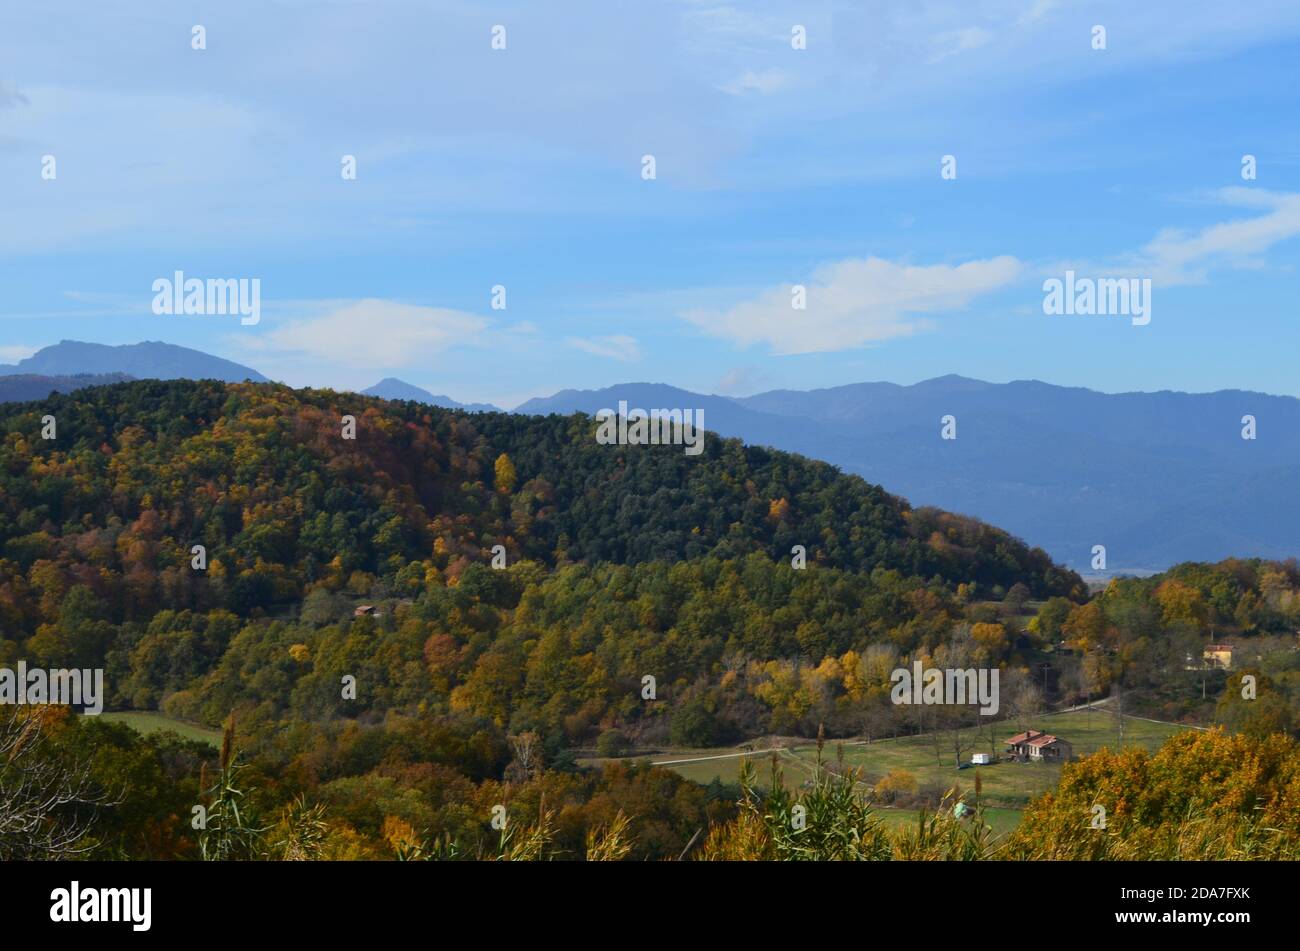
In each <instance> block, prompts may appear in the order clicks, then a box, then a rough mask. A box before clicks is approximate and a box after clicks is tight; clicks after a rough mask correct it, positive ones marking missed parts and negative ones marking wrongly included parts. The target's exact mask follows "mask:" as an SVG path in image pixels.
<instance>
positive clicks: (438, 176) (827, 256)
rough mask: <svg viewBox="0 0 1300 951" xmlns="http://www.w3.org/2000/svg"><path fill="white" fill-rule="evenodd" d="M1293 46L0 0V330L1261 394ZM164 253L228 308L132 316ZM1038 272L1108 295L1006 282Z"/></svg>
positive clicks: (24, 334)
mask: <svg viewBox="0 0 1300 951" xmlns="http://www.w3.org/2000/svg"><path fill="white" fill-rule="evenodd" d="M196 26H201V27H202V35H203V40H204V42H203V46H204V47H205V48H202V49H195V48H194V46H195V43H196V40H195V27H196ZM497 27H501V28H503V30H499V29H496V28H497ZM1098 28H1103V29H1104V48H1097V47H1098V45H1099V40H1100V39H1101V38H1102V37H1101V36H1100V35H1099V33H1098ZM801 37H802V39H803V42H802V43H801V42H800V38H801ZM503 40H504V43H503V42H502V41H503ZM494 41H495V42H494ZM502 45H504V48H494V46H496V47H500V46H502ZM800 46H802V47H803V48H797V47H800ZM1297 64H1300V5H1297V4H1295V3H1294V2H1293V0H1252V2H1251V3H1249V4H1225V3H1202V2H1194V0H1177V2H1172V0H1168V2H1167V0H1150V2H1143V3H1140V4H1137V3H1132V2H1131V0H1123V2H1078V3H1071V2H1067V0H1020V2H1012V0H902V2H869V0H868V2H847V0H804V2H770V3H769V2H762V0H758V2H743V3H742V2H735V3H731V4H726V3H717V2H709V0H648V2H644V3H636V4H633V3H610V2H608V0H591V2H587V0H573V2H568V0H553V2H547V3H544V4H543V3H537V2H521V3H509V2H491V0H474V2H439V0H422V2H400V0H366V2H350V0H279V2H276V0H257V2H229V0H223V2H221V3H217V2H214V0H168V2H152V0H137V2H131V3H108V2H104V0H96V2H59V0H51V2H48V3H42V4H4V5H3V8H0V289H2V290H3V293H0V362H14V361H16V360H18V359H21V358H23V357H25V356H28V355H30V354H31V353H34V352H35V351H36V350H38V349H40V348H41V347H43V346H47V345H49V344H52V343H55V342H57V341H59V340H62V339H76V340H87V341H94V342H99V343H106V344H121V343H134V342H138V341H140V340H162V341H167V342H170V343H176V344H180V345H183V346H188V347H194V348H197V349H201V350H204V351H207V352H209V353H214V354H217V355H220V356H223V357H226V358H228V359H232V360H236V361H238V362H241V363H244V364H247V365H249V366H251V367H254V368H255V369H257V370H259V371H261V372H262V373H264V374H266V375H267V376H269V377H272V378H275V379H279V380H283V381H285V382H287V383H290V384H292V385H295V386H305V385H314V386H331V387H335V388H340V389H360V388H363V387H366V386H369V385H371V384H373V383H374V382H376V381H377V380H379V379H380V378H382V377H386V376H396V377H399V378H401V379H403V380H406V381H408V382H410V383H414V384H416V385H418V386H423V387H425V388H426V389H429V390H431V391H433V392H435V393H440V394H447V395H449V396H451V397H453V398H455V399H458V400H461V401H465V402H470V401H484V402H492V403H495V404H497V405H499V406H504V407H512V406H515V405H517V404H518V403H520V402H522V401H523V400H525V399H528V398H530V397H532V396H539V395H548V394H551V393H553V392H555V391H556V390H559V389H562V388H569V387H575V388H596V387H602V386H608V385H613V384H615V383H619V382H628V381H653V382H664V383H670V384H673V385H676V386H681V387H684V388H687V389H692V390H697V391H703V392H711V393H722V394H729V395H747V394H750V393H754V392H759V391H762V390H767V389H773V388H795V389H810V388H815V387H823V386H834V385H838V384H846V383H854V382H861V381H868V380H870V381H875V380H888V381H893V382H897V383H904V384H907V383H913V382H917V381H919V380H924V379H928V378H931V377H936V376H941V375H944V374H948V373H958V374H962V375H965V376H970V377H976V378H979V379H984V380H990V381H994V382H1004V381H1008V380H1014V379H1039V380H1044V381H1047V382H1050V383H1056V384H1061V385H1070V386H1087V387H1091V388H1093V389H1098V390H1103V391H1107V392H1119V391H1128V390H1145V391H1151V390H1161V389H1175V390H1187V391H1195V392H1204V391H1211V390H1217V389H1231V388H1235V389H1252V390H1260V391H1264V392H1268V393H1276V394H1290V395H1297V396H1300V374H1296V373H1295V372H1294V371H1295V362H1296V361H1295V356H1296V353H1297V348H1296V344H1297V343H1300V331H1298V330H1297V320H1296V317H1297V315H1296V307H1297V304H1296V301H1297V294H1296V270H1295V267H1296V263H1297V258H1298V253H1300V123H1298V122H1297V121H1296V117H1297V116H1300V82H1297V77H1296V73H1297V71H1298V67H1297ZM344 156H354V157H355V168H356V175H355V178H354V179H348V178H345V177H344V174H343V170H344V169H343V167H344ZM646 156H653V159H654V177H653V178H648V177H647V172H646V164H645V157H646ZM1245 156H1252V157H1253V169H1254V174H1253V176H1250V175H1246V176H1244V175H1243V168H1244V166H1243V162H1245V161H1246V160H1245V159H1244V158H1243V157H1245ZM47 157H52V158H53V173H54V174H53V176H52V177H51V176H50V174H49V172H50V168H51V166H50V163H49V160H48V158H47ZM945 157H950V158H949V160H948V162H947V165H946V166H945ZM945 169H946V171H947V174H945ZM954 169H955V175H954V174H953V171H954ZM176 271H181V272H183V273H184V274H185V276H186V277H191V278H200V279H209V278H223V279H224V278H243V279H249V280H252V279H256V280H258V281H259V282H260V289H261V319H260V321H259V322H258V323H256V324H255V325H244V324H242V323H241V322H240V320H239V319H238V318H237V317H231V316H210V315H184V316H177V315H166V314H155V313H154V312H153V307H152V303H153V300H154V290H153V284H154V282H155V281H156V280H158V279H159V278H170V277H171V276H172V275H173V273H174V272H176ZM1067 271H1074V272H1075V273H1076V275H1078V276H1079V277H1084V278H1090V279H1103V278H1124V279H1135V280H1138V281H1144V280H1149V281H1150V282H1151V283H1150V287H1151V292H1150V295H1151V296H1150V304H1151V310H1150V318H1151V319H1150V321H1149V323H1146V324H1139V323H1135V322H1134V321H1132V320H1130V319H1128V318H1127V317H1118V318H1117V317H1104V316H1096V315H1079V314H1074V315H1049V314H1045V313H1044V307H1043V303H1044V297H1045V291H1044V282H1045V281H1048V280H1051V279H1053V278H1055V279H1061V280H1064V278H1065V274H1066V272H1067ZM496 287H501V288H504V290H505V294H504V304H505V306H504V308H494V307H493V303H494V301H493V293H494V291H493V289H494V288H496ZM796 287H802V288H803V294H804V303H805V306H804V307H803V308H802V309H799V308H796V307H795V306H794V303H793V301H794V288H796ZM496 303H498V304H500V303H501V299H500V295H499V294H498V296H497V301H496Z"/></svg>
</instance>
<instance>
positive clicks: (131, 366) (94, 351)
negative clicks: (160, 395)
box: [0, 340, 269, 395]
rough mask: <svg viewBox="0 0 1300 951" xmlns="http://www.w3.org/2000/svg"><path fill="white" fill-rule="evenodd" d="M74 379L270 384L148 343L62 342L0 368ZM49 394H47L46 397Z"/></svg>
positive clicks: (203, 357)
mask: <svg viewBox="0 0 1300 951" xmlns="http://www.w3.org/2000/svg"><path fill="white" fill-rule="evenodd" d="M20 373H21V374H28V375H37V376H71V375H75V374H82V373H125V374H127V375H129V376H133V377H135V378H137V379H142V380H221V381H223V382H226V383H240V382H242V381H244V380H252V381H253V382H254V383H266V382H269V381H268V380H267V378H266V377H264V376H262V374H260V373H258V372H257V371H256V370H250V369H249V368H248V367H245V366H240V365H239V364H238V363H233V362H231V361H230V360H223V359H222V358H221V357H214V356H211V355H210V354H206V353H203V352H202V351H200V350H191V349H190V348H188V347H178V346H176V345H175V344H171V343H160V342H157V341H153V340H146V341H145V342H144V343H128V344H123V345H122V346H120V347H110V346H106V345H105V344H102V343H81V342H80V341H77V340H61V341H59V342H58V343H56V344H55V345H54V346H52V347H46V348H45V349H43V350H40V351H38V352H37V353H35V354H33V355H32V356H30V357H28V358H27V359H25V360H19V361H18V362H17V363H16V364H6V363H0V376H12V375H15V374H20ZM42 395H44V394H42Z"/></svg>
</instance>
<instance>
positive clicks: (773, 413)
mask: <svg viewBox="0 0 1300 951" xmlns="http://www.w3.org/2000/svg"><path fill="white" fill-rule="evenodd" d="M77 374H93V375H96V376H91V377H85V376H77ZM104 374H117V375H119V376H118V377H108V378H101V377H102V375H104ZM122 375H125V376H130V377H139V378H173V377H185V378H193V379H205V378H206V379H219V380H227V381H237V380H245V379H248V380H255V381H262V380H264V379H265V377H263V376H262V375H261V374H259V373H258V372H257V371H255V370H251V369H249V368H248V367H244V366H240V365H239V364H236V363H232V362H230V361H228V360H222V359H220V358H217V357H212V356H209V355H208V354H204V353H201V352H200V351H197V350H190V349H187V348H185V347H177V346H173V345H171V344H163V343H141V344H134V345H130V346H123V347H106V346H102V345H99V344H86V343H77V342H74V341H66V340H65V341H63V342H62V343H59V344H57V345H56V346H53V347H47V348H45V349H44V350H42V351H40V352H39V353H37V354H36V355H34V356H32V357H30V358H28V359H26V360H23V361H20V362H19V363H18V364H17V365H14V366H3V365H0V401H3V400H13V399H40V398H42V397H44V396H45V395H47V394H48V393H49V392H50V390H60V391H62V390H66V389H75V388H78V387H80V386H88V385H95V384H97V383H102V382H103V383H106V382H114V381H115V380H116V379H118V378H122ZM363 392H364V393H366V394H368V395H372V396H378V397H381V398H384V399H394V400H412V401H415V402H420V403H427V404H429V405H431V406H441V407H445V408H449V409H463V410H471V411H489V412H490V411H497V407H494V406H491V405H490V404H484V403H471V404H463V403H458V402H457V401H455V400H453V399H451V398H450V397H447V396H440V395H435V394H433V393H430V392H429V391H428V390H424V389H421V388H420V387H417V386H413V385H412V384H409V383H406V382H404V381H402V380H398V379H395V378H392V377H389V378H386V379H384V380H381V381H380V382H379V383H376V384H375V385H374V386H372V387H370V388H369V389H367V390H364V391H363ZM14 393H16V394H18V395H10V394H14ZM620 400H625V401H626V402H627V404H628V407H629V408H641V409H646V410H650V409H656V408H682V409H702V410H703V411H704V425H705V428H707V429H710V430H712V431H714V432H717V433H719V434H721V435H724V436H734V437H737V438H740V439H743V440H744V441H745V442H747V443H752V444H758V445H767V446H772V447H775V448H778V449H785V450H789V451H793V452H798V453H802V454H803V455H806V456H810V457H812V458H816V459H823V460H826V461H827V462H831V463H834V464H836V465H838V466H840V467H841V468H843V469H844V470H845V471H847V472H852V473H856V474H858V475H861V476H863V477H864V478H866V479H867V480H869V481H871V482H874V483H878V484H880V485H882V486H883V487H884V488H885V489H887V490H888V491H889V492H891V493H895V494H898V495H902V496H904V497H905V498H907V499H908V500H910V501H911V502H912V503H913V504H914V505H935V506H939V507H940V508H944V509H947V510H949V511H954V512H961V513H964V514H967V515H973V516H977V517H979V518H981V519H983V520H985V521H987V522H990V523H992V524H994V525H997V526H1000V527H1002V528H1005V529H1007V530H1009V531H1011V532H1013V533H1014V534H1017V535H1019V536H1020V537H1022V538H1024V539H1025V540H1026V541H1028V542H1030V543H1031V544H1034V545H1038V546H1041V547H1042V548H1044V549H1046V550H1047V551H1048V553H1049V554H1051V555H1052V557H1053V558H1055V559H1056V560H1057V561H1059V562H1061V563H1063V564H1066V565H1069V566H1070V567H1072V568H1075V569H1077V570H1080V571H1085V572H1086V571H1088V570H1089V568H1090V562H1091V558H1092V549H1093V546H1094V545H1104V546H1105V547H1106V553H1107V568H1108V570H1109V571H1114V570H1116V569H1128V570H1134V571H1138V570H1143V569H1149V570H1158V569H1163V568H1166V567H1168V566H1169V565H1172V564H1175V563H1177V562H1180V561H1190V560H1196V561H1217V560H1219V559H1222V558H1225V557H1229V556H1234V555H1235V556H1241V557H1254V556H1258V557H1266V558H1288V557H1293V556H1297V555H1300V506H1297V505H1296V504H1295V503H1294V501H1293V499H1294V495H1295V492H1296V486H1297V485H1300V400H1296V399H1294V398H1292V397H1283V396H1268V395H1265V394H1262V393H1253V392H1248V391H1241V390H1224V391H1220V392H1216V393H1196V394H1191V393H1175V392H1169V391H1163V392H1158V393H1118V394H1105V393H1098V392H1095V391H1093V390H1087V389H1083V388H1078V387H1061V386H1052V385H1050V384H1047V383H1040V382H1036V381H1016V382H1013V383H984V382H981V381H979V380H972V379H967V378H965V377H959V376H945V377H939V378H937V379H933V380H926V381H925V382H922V383H917V384H915V385H912V386H899V385H896V384H893V383H857V384H852V385H849V386H839V387H834V388H831V389H821V390H811V391H799V390H773V391H771V392H767V393H760V394H758V395H756V396H749V397H744V398H731V397H725V396H712V395H705V394H700V393H693V392H690V391H688V390H682V389H678V388H676V387H672V386H667V385H664V384H658V383H628V384H623V385H619V386H614V387H609V388H606V389H602V390H562V391H560V392H559V393H556V394H555V395H554V396H550V397H546V398H538V399H531V400H528V401H527V402H525V403H523V404H521V405H520V406H518V407H516V408H515V410H514V412H516V413H525V414H547V413H561V414H569V413H574V412H584V413H591V414H594V413H596V412H597V411H599V410H601V409H607V408H608V409H617V408H618V403H619V401H620ZM1247 415H1250V416H1253V417H1254V418H1255V420H1256V425H1257V427H1258V438H1256V439H1253V440H1246V439H1242V438H1241V431H1242V425H1243V424H1242V417H1243V416H1247ZM945 416H953V417H955V418H956V431H957V438H956V439H953V440H945V439H942V438H940V427H941V422H940V421H941V419H942V418H943V417H945Z"/></svg>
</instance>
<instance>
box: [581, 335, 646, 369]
mask: <svg viewBox="0 0 1300 951" xmlns="http://www.w3.org/2000/svg"><path fill="white" fill-rule="evenodd" d="M567 343H568V344H569V346H571V347H576V348H577V349H579V350H583V351H585V352H587V353H590V354H594V355H595V356H598V357H608V358H610V359H611V360H620V361H622V362H624V363H632V362H634V361H636V360H640V359H641V347H640V345H639V344H638V343H637V342H636V339H635V338H633V337H629V336H627V335H626V334H613V335H611V336H608V337H570V338H569V339H568V341H567Z"/></svg>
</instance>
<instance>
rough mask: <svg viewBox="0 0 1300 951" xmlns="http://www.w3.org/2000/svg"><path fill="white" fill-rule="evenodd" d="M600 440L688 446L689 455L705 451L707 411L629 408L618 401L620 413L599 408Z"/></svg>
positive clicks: (619, 442)
mask: <svg viewBox="0 0 1300 951" xmlns="http://www.w3.org/2000/svg"><path fill="white" fill-rule="evenodd" d="M596 419H598V420H599V421H600V425H599V426H598V427H596V442H598V443H600V445H602V446H613V445H619V446H685V447H686V455H688V456H698V455H699V454H700V453H701V452H703V451H704V410H702V409H694V410H691V409H652V410H650V411H649V412H646V411H645V410H643V409H631V410H629V409H628V408H627V400H619V401H618V412H617V413H616V412H615V411H614V410H612V409H602V410H598V411H597V413H596Z"/></svg>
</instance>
